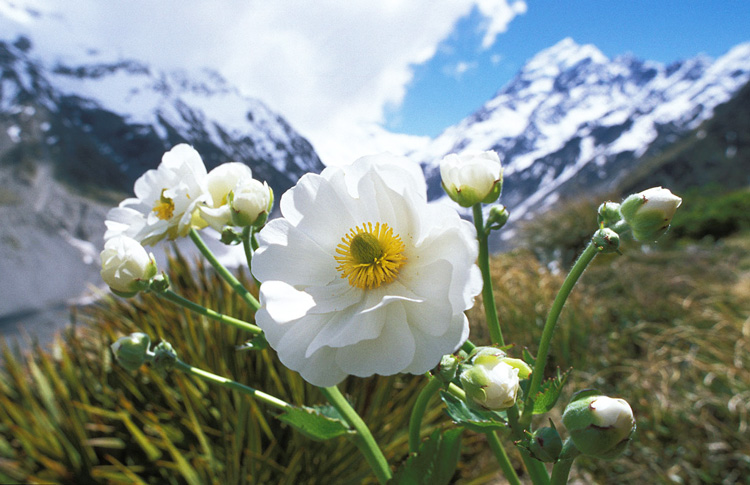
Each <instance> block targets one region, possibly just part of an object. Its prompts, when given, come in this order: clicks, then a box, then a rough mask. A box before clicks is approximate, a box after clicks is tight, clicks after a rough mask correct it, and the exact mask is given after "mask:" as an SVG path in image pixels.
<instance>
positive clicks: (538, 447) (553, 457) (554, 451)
mask: <svg viewBox="0 0 750 485" xmlns="http://www.w3.org/2000/svg"><path fill="white" fill-rule="evenodd" d="M562 448H563V442H562V439H561V438H560V433H558V432H557V430H556V429H555V428H552V427H550V426H545V427H543V428H539V429H537V430H535V431H534V433H533V434H532V436H531V442H530V444H529V451H530V452H531V456H533V457H534V458H536V459H537V460H539V461H544V462H547V463H554V462H555V461H557V458H558V457H559V456H560V452H562Z"/></svg>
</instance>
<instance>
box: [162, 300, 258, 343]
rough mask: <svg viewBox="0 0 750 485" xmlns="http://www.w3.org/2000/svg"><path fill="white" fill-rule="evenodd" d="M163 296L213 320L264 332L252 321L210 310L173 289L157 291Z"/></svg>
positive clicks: (251, 330)
mask: <svg viewBox="0 0 750 485" xmlns="http://www.w3.org/2000/svg"><path fill="white" fill-rule="evenodd" d="M157 294H158V295H159V296H161V297H162V298H165V299H167V300H169V301H171V302H172V303H176V304H178V305H181V306H184V307H185V308H187V309H188V310H191V311H194V312H195V313H198V314H200V315H204V316H206V317H208V318H211V319H213V320H216V321H217V322H221V323H226V324H229V325H232V326H233V327H235V328H238V329H240V330H244V331H246V332H250V333H252V334H253V335H260V334H261V333H263V330H261V328H260V327H258V326H255V325H253V324H252V323H248V322H246V321H244V320H240V319H238V318H234V317H230V316H228V315H224V314H223V313H218V312H215V311H213V310H210V309H208V308H206V307H204V306H201V305H199V304H197V303H194V302H192V301H190V300H188V299H187V298H183V297H182V296H180V295H178V294H177V293H175V292H174V291H172V290H166V291H165V292H163V293H157Z"/></svg>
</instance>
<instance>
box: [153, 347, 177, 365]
mask: <svg viewBox="0 0 750 485" xmlns="http://www.w3.org/2000/svg"><path fill="white" fill-rule="evenodd" d="M176 363H177V353H176V352H175V351H174V347H172V344H170V343H169V342H166V341H161V342H159V345H157V346H156V347H154V357H153V359H152V360H151V366H152V367H153V368H154V370H155V371H156V372H159V373H164V372H167V371H170V370H172V368H174V366H175V364H176Z"/></svg>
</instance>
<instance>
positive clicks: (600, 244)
mask: <svg viewBox="0 0 750 485" xmlns="http://www.w3.org/2000/svg"><path fill="white" fill-rule="evenodd" d="M591 242H593V243H594V246H596V249H598V250H599V251H600V252H602V253H615V252H617V251H618V250H619V248H620V235H619V234H617V233H616V232H615V231H613V230H612V229H610V228H608V227H604V228H602V229H599V230H598V231H596V232H595V233H594V235H593V237H592V238H591Z"/></svg>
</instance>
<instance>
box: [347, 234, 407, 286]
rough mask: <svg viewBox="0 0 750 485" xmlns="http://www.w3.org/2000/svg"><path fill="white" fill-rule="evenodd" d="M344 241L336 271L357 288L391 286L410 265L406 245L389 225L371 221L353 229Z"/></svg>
mask: <svg viewBox="0 0 750 485" xmlns="http://www.w3.org/2000/svg"><path fill="white" fill-rule="evenodd" d="M341 241H342V244H339V245H338V246H337V247H336V254H338V256H334V258H335V259H336V261H337V262H338V263H339V265H338V266H337V267H336V269H337V270H339V271H341V277H342V278H349V284H350V285H352V286H356V287H357V288H362V289H363V290H371V289H373V288H377V287H379V286H380V285H382V284H383V283H390V282H391V281H393V280H395V279H396V276H398V270H399V268H401V266H403V265H404V264H405V263H406V256H404V249H405V247H404V243H403V242H402V241H401V238H400V237H399V236H398V234H393V229H391V228H390V227H388V224H385V223H384V224H381V223H379V222H378V223H375V225H374V226H373V225H372V223H371V222H367V223H365V224H362V227H355V228H353V229H350V230H349V233H348V234H347V235H346V236H344V237H342V238H341Z"/></svg>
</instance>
